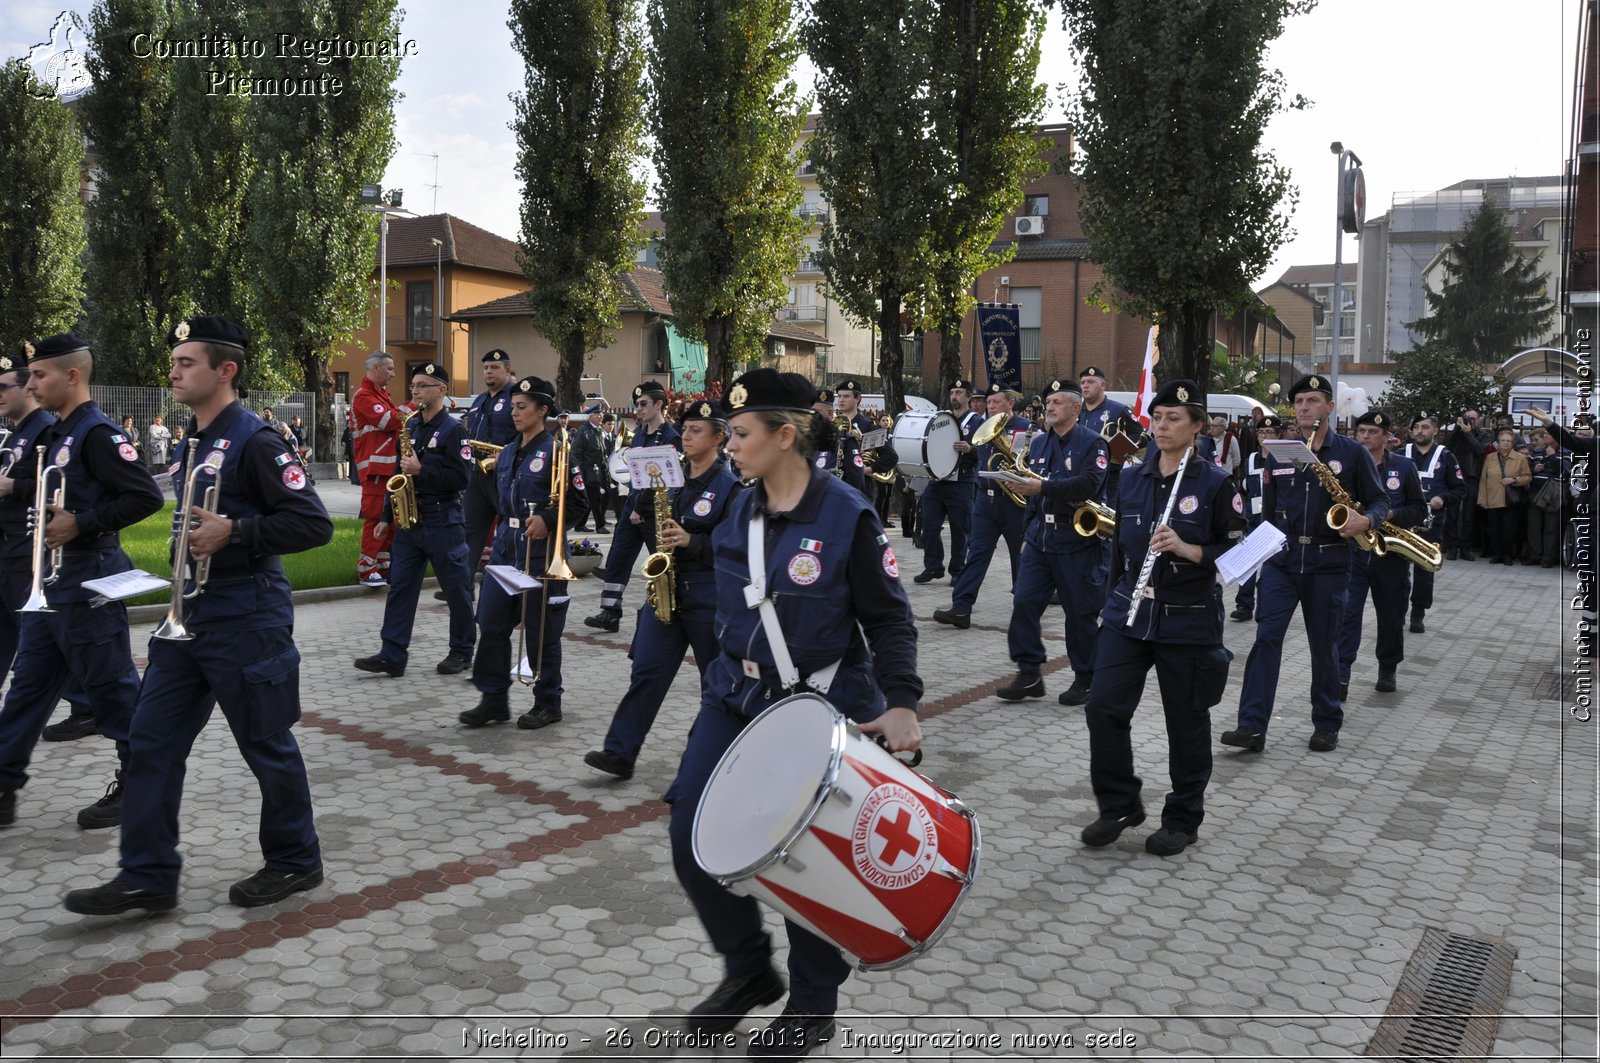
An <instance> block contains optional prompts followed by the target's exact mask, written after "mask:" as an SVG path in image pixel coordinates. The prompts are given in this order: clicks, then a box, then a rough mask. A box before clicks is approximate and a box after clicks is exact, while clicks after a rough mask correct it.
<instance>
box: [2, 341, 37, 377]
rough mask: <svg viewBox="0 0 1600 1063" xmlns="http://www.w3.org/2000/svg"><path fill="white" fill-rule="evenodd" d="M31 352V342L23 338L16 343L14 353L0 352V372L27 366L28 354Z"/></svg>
mask: <svg viewBox="0 0 1600 1063" xmlns="http://www.w3.org/2000/svg"><path fill="white" fill-rule="evenodd" d="M32 353H33V344H31V343H29V342H27V341H26V340H24V341H23V342H22V343H20V344H18V345H17V353H16V354H0V373H9V372H12V371H13V370H17V369H26V368H28V356H29V355H30V354H32Z"/></svg>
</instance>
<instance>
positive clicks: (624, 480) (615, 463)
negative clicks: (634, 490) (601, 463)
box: [606, 448, 633, 487]
mask: <svg viewBox="0 0 1600 1063" xmlns="http://www.w3.org/2000/svg"><path fill="white" fill-rule="evenodd" d="M606 464H607V470H608V471H609V472H610V473H611V482H612V483H614V484H616V485H617V486H618V487H632V486H633V472H632V471H631V470H630V469H629V468H628V451H627V448H623V449H622V450H619V451H617V452H616V453H615V454H613V455H611V460H610V461H609V462H607V463H606Z"/></svg>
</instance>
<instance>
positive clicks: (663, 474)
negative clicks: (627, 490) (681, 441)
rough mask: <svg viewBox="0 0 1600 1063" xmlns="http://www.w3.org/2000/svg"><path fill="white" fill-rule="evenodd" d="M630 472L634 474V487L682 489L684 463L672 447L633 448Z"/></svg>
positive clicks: (630, 456) (629, 454) (630, 451)
mask: <svg viewBox="0 0 1600 1063" xmlns="http://www.w3.org/2000/svg"><path fill="white" fill-rule="evenodd" d="M628 471H629V472H631V473H632V474H633V486H634V487H640V488H644V489H646V490H649V489H650V488H653V487H682V486H683V463H682V462H681V461H680V460H679V454H678V452H677V451H676V450H675V449H673V448H672V447H670V446H668V447H633V448H631V449H630V450H629V451H628Z"/></svg>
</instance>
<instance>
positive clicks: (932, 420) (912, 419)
mask: <svg viewBox="0 0 1600 1063" xmlns="http://www.w3.org/2000/svg"><path fill="white" fill-rule="evenodd" d="M959 442H961V426H960V425H959V424H957V423H956V419H955V418H954V417H952V416H950V414H949V412H948V411H945V410H934V411H933V412H932V413H927V412H922V411H917V412H913V413H902V414H901V415H900V416H899V417H897V418H895V422H894V452H895V453H896V454H897V455H899V457H900V463H899V466H898V468H899V469H900V475H902V476H904V477H905V478H906V479H908V480H910V479H914V478H916V477H921V478H922V479H925V480H948V479H950V477H952V476H954V475H955V474H956V462H957V460H958V459H959V458H960V455H958V454H957V453H956V444H957V443H959Z"/></svg>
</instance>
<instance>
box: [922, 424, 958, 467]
mask: <svg viewBox="0 0 1600 1063" xmlns="http://www.w3.org/2000/svg"><path fill="white" fill-rule="evenodd" d="M959 442H961V426H960V425H959V424H957V423H956V419H955V418H954V417H951V416H950V415H949V414H948V413H946V412H945V411H943V410H940V411H939V412H938V413H936V414H934V415H933V420H932V422H931V423H929V425H928V457H927V462H928V468H929V469H930V470H931V471H932V472H933V475H934V477H935V478H936V479H940V480H942V479H945V478H946V477H950V476H954V475H955V473H956V464H957V462H959V461H960V459H961V456H960V455H959V454H957V453H956V444H957V443H959Z"/></svg>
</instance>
